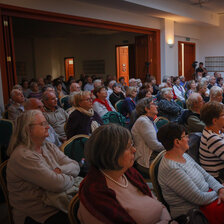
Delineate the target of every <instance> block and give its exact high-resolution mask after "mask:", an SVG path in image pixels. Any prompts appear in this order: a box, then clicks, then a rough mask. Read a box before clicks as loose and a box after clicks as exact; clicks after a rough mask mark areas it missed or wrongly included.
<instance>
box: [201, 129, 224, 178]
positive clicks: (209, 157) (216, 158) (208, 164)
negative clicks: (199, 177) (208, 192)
mask: <svg viewBox="0 0 224 224" xmlns="http://www.w3.org/2000/svg"><path fill="white" fill-rule="evenodd" d="M199 160H200V164H201V166H202V167H203V168H204V169H205V170H206V171H207V172H208V173H209V174H211V175H212V176H213V177H215V178H217V177H219V171H220V170H222V169H224V136H222V135H218V134H216V133H215V132H213V131H211V130H207V129H204V130H203V132H202V137H201V142H200V148H199Z"/></svg>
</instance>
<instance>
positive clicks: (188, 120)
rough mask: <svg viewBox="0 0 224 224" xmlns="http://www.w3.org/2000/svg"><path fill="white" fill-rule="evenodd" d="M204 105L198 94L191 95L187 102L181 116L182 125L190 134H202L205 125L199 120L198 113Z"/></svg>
mask: <svg viewBox="0 0 224 224" xmlns="http://www.w3.org/2000/svg"><path fill="white" fill-rule="evenodd" d="M203 105H204V101H203V98H202V97H201V94H199V93H192V94H191V95H190V96H189V98H188V100H187V108H188V110H185V111H184V113H183V114H182V116H181V120H182V122H183V125H184V126H185V128H186V129H187V132H188V133H189V134H190V133H192V132H202V131H203V129H204V127H205V124H204V122H203V121H201V119H200V111H201V108H202V107H203Z"/></svg>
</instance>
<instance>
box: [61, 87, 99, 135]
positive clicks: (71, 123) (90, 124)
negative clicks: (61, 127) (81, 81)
mask: <svg viewBox="0 0 224 224" xmlns="http://www.w3.org/2000/svg"><path fill="white" fill-rule="evenodd" d="M73 105H74V107H75V110H74V111H73V112H72V113H71V114H70V116H69V118H68V122H67V124H66V130H65V131H66V135H67V138H68V139H69V138H71V137H73V136H74V135H78V134H86V135H90V134H91V133H92V132H93V131H94V130H95V129H96V128H98V127H99V126H100V125H102V124H103V121H102V119H101V118H100V116H99V115H98V113H97V112H95V111H94V110H93V101H92V98H91V93H90V92H89V91H81V92H79V93H78V94H76V95H75V96H74V101H73Z"/></svg>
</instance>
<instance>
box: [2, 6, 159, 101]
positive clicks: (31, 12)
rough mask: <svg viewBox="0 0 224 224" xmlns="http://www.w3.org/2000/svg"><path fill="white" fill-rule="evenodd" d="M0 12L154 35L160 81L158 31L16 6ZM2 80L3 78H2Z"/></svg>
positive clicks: (8, 14)
mask: <svg viewBox="0 0 224 224" xmlns="http://www.w3.org/2000/svg"><path fill="white" fill-rule="evenodd" d="M0 12H1V16H9V17H19V18H26V19H34V20H41V21H47V22H57V23H65V24H71V25H80V26H86V27H95V28H103V29H110V30H118V31H125V32H133V33H141V34H146V35H147V34H148V35H150V34H151V35H154V36H155V39H156V44H155V45H156V46H155V53H154V55H153V58H152V59H153V60H154V61H155V62H156V73H155V76H156V79H157V80H158V81H159V80H161V68H160V64H161V55H160V30H159V29H153V28H147V27H141V26H135V25H128V24H123V23H117V22H111V21H104V20H99V19H92V18H85V17H78V16H73V15H66V14H61V13H54V12H48V11H41V10H36V9H29V8H23V7H17V6H12V5H6V4H0ZM0 28H2V25H1V26H0ZM1 33H2V29H1V31H0V35H1ZM12 38H13V37H12ZM0 48H1V56H2V55H3V54H2V52H3V49H4V42H3V41H0ZM13 54H14V52H13ZM4 61H5V59H4V58H2V57H1V59H0V63H1V71H2V76H4V75H5V76H6V74H7V71H6V69H5V68H4V66H5V65H4ZM13 64H15V60H14V61H13ZM2 79H3V80H4V77H2ZM6 79H7V77H6ZM3 94H4V99H6V98H8V96H6V95H5V94H6V93H5V90H3ZM5 96H6V97H5Z"/></svg>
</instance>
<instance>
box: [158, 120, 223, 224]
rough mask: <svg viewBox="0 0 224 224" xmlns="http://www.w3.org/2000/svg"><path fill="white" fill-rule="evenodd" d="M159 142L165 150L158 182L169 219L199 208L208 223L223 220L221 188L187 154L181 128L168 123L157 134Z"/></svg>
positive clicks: (216, 222)
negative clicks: (167, 206)
mask: <svg viewBox="0 0 224 224" xmlns="http://www.w3.org/2000/svg"><path fill="white" fill-rule="evenodd" d="M158 140H159V141H160V142H162V144H163V146H164V148H165V149H166V150H167V152H166V153H165V155H164V156H163V158H162V160H161V162H160V164H159V173H158V181H159V185H160V186H161V189H162V194H163V197H164V199H165V201H166V202H167V203H168V205H169V208H170V212H171V216H172V217H173V218H176V217H178V216H180V215H182V214H187V212H188V211H189V210H190V209H193V208H200V209H201V211H202V212H203V213H204V215H205V216H206V217H207V219H208V221H209V223H210V224H221V223H223V220H224V187H223V185H222V184H220V183H219V182H218V181H217V180H216V179H215V178H214V177H212V176H211V175H210V174H208V173H207V172H206V171H205V170H204V169H203V168H202V167H201V166H200V165H198V164H197V163H196V162H195V161H194V160H193V159H192V158H191V157H190V156H189V155H188V154H186V153H185V152H186V151H187V150H188V148H189V145H188V141H189V139H188V135H187V134H186V133H185V130H184V127H183V126H181V125H178V124H176V123H172V122H170V123H168V124H166V125H165V126H163V127H161V128H160V129H159V131H158Z"/></svg>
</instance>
